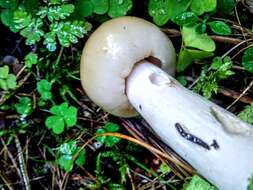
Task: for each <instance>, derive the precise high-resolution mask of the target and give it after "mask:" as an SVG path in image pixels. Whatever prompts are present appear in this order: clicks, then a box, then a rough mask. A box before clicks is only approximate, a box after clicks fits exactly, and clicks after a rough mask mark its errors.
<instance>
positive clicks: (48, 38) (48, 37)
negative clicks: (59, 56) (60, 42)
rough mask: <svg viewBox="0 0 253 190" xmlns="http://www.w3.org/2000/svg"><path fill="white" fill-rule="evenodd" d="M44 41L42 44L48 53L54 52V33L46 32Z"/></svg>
mask: <svg viewBox="0 0 253 190" xmlns="http://www.w3.org/2000/svg"><path fill="white" fill-rule="evenodd" d="M44 37H45V40H44V42H43V44H44V45H46V47H47V49H48V51H55V50H56V33H55V32H54V31H51V32H48V33H47V34H45V36H44Z"/></svg>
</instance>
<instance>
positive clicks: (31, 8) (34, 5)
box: [23, 0, 39, 15]
mask: <svg viewBox="0 0 253 190" xmlns="http://www.w3.org/2000/svg"><path fill="white" fill-rule="evenodd" d="M23 3H24V7H25V10H26V12H28V13H30V14H32V15H35V14H36V13H37V11H38V9H39V0H23Z"/></svg>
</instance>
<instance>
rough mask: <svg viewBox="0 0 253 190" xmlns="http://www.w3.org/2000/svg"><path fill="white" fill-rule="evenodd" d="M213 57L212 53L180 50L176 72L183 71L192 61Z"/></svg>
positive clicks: (186, 49)
mask: <svg viewBox="0 0 253 190" xmlns="http://www.w3.org/2000/svg"><path fill="white" fill-rule="evenodd" d="M213 55H214V54H213V53H212V52H207V51H201V50H193V49H188V48H184V49H181V51H180V52H179V55H178V60H177V71H178V72H181V71H184V70H185V69H186V68H187V67H188V66H189V65H191V64H192V62H193V60H196V59H203V58H208V57H211V56H213Z"/></svg>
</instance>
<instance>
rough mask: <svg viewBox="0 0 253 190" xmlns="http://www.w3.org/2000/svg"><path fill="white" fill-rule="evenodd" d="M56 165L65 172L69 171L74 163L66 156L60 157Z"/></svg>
mask: <svg viewBox="0 0 253 190" xmlns="http://www.w3.org/2000/svg"><path fill="white" fill-rule="evenodd" d="M57 162H58V164H59V165H60V166H61V167H62V168H63V169H64V170H65V171H67V172H69V171H71V170H72V169H73V166H74V161H73V160H72V157H70V156H68V155H62V156H61V157H60V158H59V159H58V160H57Z"/></svg>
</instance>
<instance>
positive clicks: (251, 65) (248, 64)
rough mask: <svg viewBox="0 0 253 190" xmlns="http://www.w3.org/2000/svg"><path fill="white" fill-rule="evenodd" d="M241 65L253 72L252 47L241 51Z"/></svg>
mask: <svg viewBox="0 0 253 190" xmlns="http://www.w3.org/2000/svg"><path fill="white" fill-rule="evenodd" d="M242 65H243V67H244V68H245V69H246V70H247V71H249V72H251V73H253V47H251V48H249V49H247V50H246V51H245V52H244V53H243V56H242Z"/></svg>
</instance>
